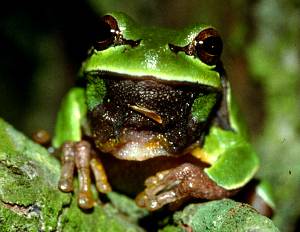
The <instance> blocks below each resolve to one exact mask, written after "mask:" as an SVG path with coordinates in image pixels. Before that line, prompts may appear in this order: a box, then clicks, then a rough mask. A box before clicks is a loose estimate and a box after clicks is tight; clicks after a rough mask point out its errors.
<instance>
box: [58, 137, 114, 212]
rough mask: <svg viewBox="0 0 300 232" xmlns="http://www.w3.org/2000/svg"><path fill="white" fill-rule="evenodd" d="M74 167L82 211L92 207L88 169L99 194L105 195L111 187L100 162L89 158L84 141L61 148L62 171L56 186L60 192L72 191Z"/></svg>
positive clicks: (89, 147) (70, 143) (68, 143)
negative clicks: (76, 173)
mask: <svg viewBox="0 0 300 232" xmlns="http://www.w3.org/2000/svg"><path fill="white" fill-rule="evenodd" d="M75 166H76V169H77V172H78V180H79V195H78V205H79V207H80V208H82V209H90V208H92V207H93V206H94V200H93V196H92V191H91V173H90V168H91V169H92V172H93V174H94V177H95V181H96V187H97V190H98V191H99V192H102V193H107V192H109V191H111V187H110V185H109V183H108V181H107V177H106V174H105V171H104V168H103V166H102V164H101V162H100V161H99V160H97V159H96V158H91V146H90V144H89V143H88V142H86V141H80V142H66V143H64V145H63V146H62V171H61V176H60V180H59V184H58V187H59V189H60V190H61V191H63V192H71V191H73V176H74V170H75Z"/></svg>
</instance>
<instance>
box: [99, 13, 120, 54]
mask: <svg viewBox="0 0 300 232" xmlns="http://www.w3.org/2000/svg"><path fill="white" fill-rule="evenodd" d="M120 36H121V33H120V30H119V27H118V23H117V21H116V19H115V18H113V17H112V16H111V15H105V16H104V17H103V18H102V20H101V21H100V34H99V35H98V38H97V41H96V43H95V44H94V47H95V49H97V50H104V49H106V48H108V47H109V46H111V45H112V44H114V43H117V41H118V40H120Z"/></svg>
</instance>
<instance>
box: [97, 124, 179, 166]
mask: <svg viewBox="0 0 300 232" xmlns="http://www.w3.org/2000/svg"><path fill="white" fill-rule="evenodd" d="M125 130H126V131H123V133H121V136H120V140H119V141H118V142H117V143H115V144H114V145H113V146H111V147H110V149H104V150H105V152H108V153H110V154H112V155H113V156H115V157H116V158H118V159H122V160H135V161H143V160H147V159H151V158H154V157H158V156H174V155H175V154H172V153H170V152H168V151H167V146H169V144H168V142H167V141H166V139H165V138H164V137H163V136H162V135H161V134H159V133H155V132H153V131H136V130H130V129H125ZM100 150H102V151H103V147H102V149H101V147H100ZM175 156H176V155H175ZM177 156H178V155H177Z"/></svg>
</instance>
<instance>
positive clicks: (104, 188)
mask: <svg viewBox="0 0 300 232" xmlns="http://www.w3.org/2000/svg"><path fill="white" fill-rule="evenodd" d="M90 165H91V168H92V171H93V174H94V177H95V180H96V187H97V190H98V191H99V192H101V193H108V192H110V191H111V186H110V184H109V182H108V180H107V177H106V173H105V170H104V167H103V165H102V163H101V162H100V161H98V160H97V159H96V158H93V159H92V160H91V162H90Z"/></svg>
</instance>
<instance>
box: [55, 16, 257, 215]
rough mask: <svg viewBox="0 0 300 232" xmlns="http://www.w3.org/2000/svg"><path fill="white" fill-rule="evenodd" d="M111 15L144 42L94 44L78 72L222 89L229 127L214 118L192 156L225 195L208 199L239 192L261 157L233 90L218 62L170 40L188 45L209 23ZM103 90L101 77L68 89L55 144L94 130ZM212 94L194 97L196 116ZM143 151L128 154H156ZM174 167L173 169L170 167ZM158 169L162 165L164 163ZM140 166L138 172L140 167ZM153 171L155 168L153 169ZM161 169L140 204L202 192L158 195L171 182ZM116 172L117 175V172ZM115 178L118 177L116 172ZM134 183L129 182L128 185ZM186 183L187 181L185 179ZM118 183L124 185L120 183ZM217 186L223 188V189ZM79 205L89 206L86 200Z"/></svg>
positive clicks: (125, 33) (151, 205)
mask: <svg viewBox="0 0 300 232" xmlns="http://www.w3.org/2000/svg"><path fill="white" fill-rule="evenodd" d="M109 15H111V16H112V17H113V18H114V19H115V20H116V21H117V24H118V27H119V29H120V31H121V33H122V37H123V38H125V39H126V40H133V41H137V40H140V44H139V45H138V46H130V45H127V44H126V45H118V46H109V47H108V48H106V49H104V50H101V51H96V50H95V49H92V50H91V55H90V56H89V58H88V59H87V60H86V61H85V62H84V63H83V65H82V69H81V75H80V76H81V77H82V78H92V77H91V76H92V75H91V74H95V73H99V75H101V73H107V72H108V73H113V74H117V75H126V76H129V77H130V76H134V77H135V79H141V80H142V79H143V78H144V77H145V76H151V77H154V78H156V79H158V80H163V81H166V82H167V81H172V82H178V83H187V84H190V85H192V84H201V85H203V86H207V88H214V89H217V90H218V91H221V92H223V102H224V105H226V109H227V115H226V116H227V118H228V121H229V128H230V129H226V128H222V127H220V126H219V125H218V124H217V123H214V122H213V121H212V122H210V123H209V127H208V128H209V129H208V132H207V133H206V134H205V137H204V140H203V143H202V144H201V145H200V144H196V143H195V144H194V145H193V146H192V147H193V148H196V149H195V150H194V151H193V152H191V154H192V155H190V156H193V158H195V157H196V158H197V159H200V160H201V162H202V163H205V168H202V170H203V173H205V175H206V176H207V177H208V179H209V181H211V182H213V183H215V184H216V185H217V186H219V187H220V188H221V189H222V191H223V190H224V192H225V194H223V195H222V194H221V195H220V194H216V196H213V197H207V198H209V199H215V198H221V197H224V196H225V197H227V196H230V195H232V193H235V192H236V191H235V190H237V189H240V188H241V187H243V186H244V185H245V184H247V183H248V182H249V180H250V179H252V178H253V176H254V174H255V172H256V171H257V169H258V166H259V160H258V157H257V155H256V153H255V152H254V150H253V148H252V147H251V145H250V144H249V143H248V141H247V138H246V132H245V127H244V125H243V123H242V122H241V121H240V119H239V115H238V110H237V108H236V105H235V104H234V101H233V100H232V95H231V90H230V87H229V84H228V83H227V80H224V82H222V77H221V76H220V74H219V72H217V71H216V70H215V65H207V64H205V63H204V62H202V61H201V60H200V59H199V58H197V57H195V56H188V55H187V54H185V53H184V52H180V51H179V52H177V53H175V52H172V51H171V50H170V48H169V44H172V45H176V46H181V47H184V46H186V45H188V44H189V43H191V42H192V41H193V40H194V38H195V37H196V36H197V35H198V34H199V32H201V31H203V30H204V29H207V28H211V27H210V26H207V25H203V24H197V25H194V26H192V27H187V28H185V29H183V30H181V31H176V30H170V29H161V28H154V27H153V28H152V27H150V28H147V27H142V26H140V25H138V24H136V23H135V22H134V21H132V20H131V19H130V18H129V17H128V16H126V15H124V14H122V13H111V14H109ZM105 91H106V90H105V87H104V86H103V83H97V84H90V85H88V87H87V89H83V88H73V89H71V90H70V91H69V93H68V94H67V95H66V97H65V98H64V101H63V103H62V106H61V110H60V111H59V114H58V120H57V125H56V130H55V137H54V139H53V146H54V147H56V148H59V147H61V146H62V145H63V144H65V143H66V141H69V142H70V141H71V142H74V143H76V142H80V141H81V140H82V137H83V136H84V135H86V134H89V132H86V131H89V130H91V128H88V127H89V123H88V120H87V113H88V112H89V111H91V110H93V109H94V108H95V107H96V106H97V105H101V104H102V102H103V98H104V95H105V94H106V92H105ZM214 100H215V96H214V97H211V98H208V99H203V98H202V99H200V98H199V99H196V100H195V101H194V104H193V107H192V115H193V117H195V118H196V120H200V121H206V120H209V115H210V112H206V111H205V109H207V111H211V110H212V109H211V108H209V107H207V105H208V102H209V101H214ZM83 128H84V130H83ZM86 128H88V129H86ZM100 133H101V132H100ZM112 153H113V152H112ZM203 154H205V155H204V156H205V158H203ZM98 155H99V157H100V158H101V152H99V151H98ZM113 155H115V154H113ZM184 155H186V154H184ZM139 156H140V155H139V154H137V155H135V156H133V157H128V158H125V159H127V160H138V161H139V162H148V160H149V159H150V160H151V158H152V157H150V156H149V157H147V155H145V157H139ZM116 157H117V156H116ZM200 160H199V162H200ZM113 162H114V163H115V165H117V164H118V165H119V163H122V160H120V161H118V160H114V161H113ZM151 165H152V164H151ZM178 166H179V165H178ZM170 167H173V166H172V165H171V166H168V165H166V168H165V169H169V168H170ZM104 168H105V169H106V171H107V170H108V169H113V168H112V166H109V167H108V168H107V167H106V166H105V165H104ZM171 170H175V169H174V168H171ZM158 171H164V168H163V167H160V168H159V169H158ZM137 172H140V170H138V171H137ZM103 173H105V172H103ZM103 173H102V174H103ZM155 173H156V171H155V172H154V174H155ZM158 173H159V174H163V175H162V176H163V178H165V177H166V176H165V174H164V172H158ZM169 173H170V172H169ZM178 173H179V172H177V174H178ZM139 174H140V173H137V175H139ZM159 174H157V175H153V176H152V178H148V180H146V188H148V190H153V189H155V188H156V190H153V195H151V193H149V194H150V195H151V196H150V195H149V194H148V195H147V194H146V193H145V192H146V191H144V192H142V193H141V194H140V195H139V197H138V200H137V203H138V204H139V205H140V206H142V207H146V208H148V209H150V210H155V209H158V208H160V207H162V206H163V205H165V204H167V203H171V202H173V203H176V202H178V201H180V200H182V199H183V198H188V197H189V196H191V197H199V196H200V195H201V194H200V195H199V196H198V195H197V194H190V195H188V194H185V195H184V196H178V197H177V198H176V197H175V198H172V197H168V194H170V192H166V193H165V195H164V197H165V196H167V197H166V198H168V200H165V201H160V200H159V199H157V198H159V197H160V196H158V195H159V194H158V193H157V192H158V191H159V190H158V189H157V188H160V187H162V188H163V187H165V188H167V186H168V185H167V184H166V183H163V181H162V180H161V179H160V178H161V176H160V177H159ZM122 175H123V173H121V176H122ZM201 175H202V174H201ZM113 176H116V174H114V175H113ZM171 176H172V178H173V179H172V181H173V182H174V180H176V177H178V176H179V177H178V178H179V179H180V175H179V174H178V175H176V174H172V175H171ZM149 177H150V176H149ZM113 178H115V179H117V178H118V177H113ZM124 178H125V177H124ZM153 178H154V179H153ZM166 178H167V179H168V178H169V179H170V174H169V177H166ZM110 181H112V182H114V180H112V179H110ZM125 181H126V179H124V180H123V179H122V181H119V182H118V181H116V184H113V187H114V188H115V186H114V185H117V184H118V183H120V182H125ZM157 181H158V182H159V183H158V184H157V183H155V182H157ZM88 182H89V181H88ZM121 185H122V183H121ZM124 185H125V186H126V183H124ZM131 185H132V184H131ZM131 185H130V184H128V186H131ZM210 185H211V184H210ZM184 186H187V185H186V184H185V185H184ZM116 188H117V189H118V186H116ZM98 189H99V188H98ZM120 189H122V190H124V188H122V187H121V188H120ZM100 191H101V188H100ZM166 191H167V190H166ZM213 191H214V189H213V188H212V190H211V192H212V193H213ZM217 191H219V189H218V190H217ZM102 192H106V191H102ZM125 192H126V189H125ZM127 192H129V193H131V192H134V191H131V190H129V191H127ZM148 192H151V191H148ZM212 195H213V194H212ZM200 197H201V196H200ZM150 198H151V199H150ZM152 198H153V199H152ZM79 205H80V201H79ZM80 206H81V207H82V208H85V207H84V206H82V205H80ZM86 208H89V207H86Z"/></svg>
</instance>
